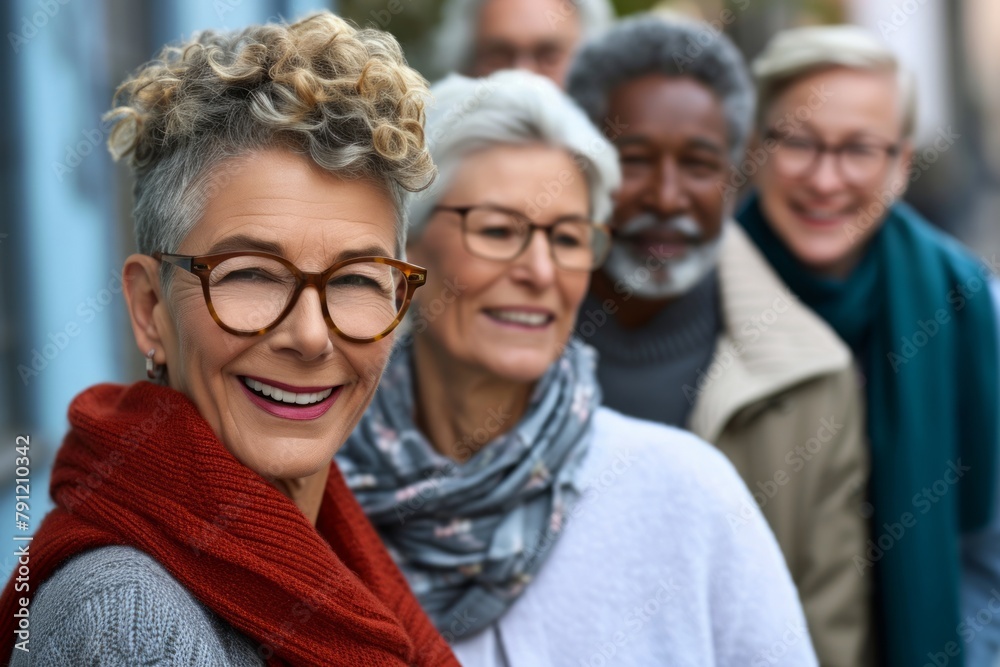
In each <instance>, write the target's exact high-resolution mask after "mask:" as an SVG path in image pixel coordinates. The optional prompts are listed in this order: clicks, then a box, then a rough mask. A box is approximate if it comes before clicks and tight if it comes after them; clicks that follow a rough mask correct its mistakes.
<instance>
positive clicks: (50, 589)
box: [10, 547, 264, 667]
mask: <svg viewBox="0 0 1000 667" xmlns="http://www.w3.org/2000/svg"><path fill="white" fill-rule="evenodd" d="M30 612H31V641H30V643H29V644H28V646H29V647H30V653H25V652H23V651H19V650H16V649H15V650H14V655H13V658H12V660H11V663H10V664H11V665H12V666H13V667H21V666H22V665H33V666H34V667H47V666H50V665H51V666H52V667H56V666H58V667H65V666H66V665H100V666H102V667H103V666H107V667H118V666H119V665H121V666H128V667H133V666H134V665H157V666H158V667H159V666H163V667H167V666H172V665H185V666H188V667H201V666H203V665H204V666H205V667H236V666H239V667H244V666H249V665H253V666H255V667H257V666H259V665H263V664H264V661H263V659H261V658H260V657H258V655H257V651H256V646H255V645H254V643H253V642H252V641H251V640H250V639H248V638H246V637H244V636H243V635H241V634H240V633H239V632H237V631H236V630H234V629H233V628H232V627H230V626H229V624H227V623H226V622H225V621H224V620H222V619H221V618H219V617H218V616H216V615H215V614H213V613H212V612H211V611H209V610H208V609H206V608H205V607H204V606H203V605H202V604H201V603H200V602H198V600H196V599H195V598H194V597H193V596H192V595H191V593H190V592H188V590H187V589H186V588H184V586H182V585H181V584H180V583H178V582H177V581H176V580H175V579H174V578H173V577H171V576H170V574H168V573H167V571H166V570H165V569H164V568H163V567H162V566H161V565H160V564H159V563H157V562H156V561H155V560H153V559H152V558H151V557H150V556H148V555H146V554H145V553H143V552H141V551H137V550H135V549H132V548H130V547H104V548H101V549H94V550H92V551H87V552H85V553H83V554H80V555H78V556H75V557H74V558H72V559H70V560H69V561H68V562H67V563H66V564H65V565H63V566H62V567H61V568H60V569H59V570H58V571H56V572H55V573H54V574H53V575H52V577H51V578H49V580H48V581H46V582H45V583H44V584H42V586H41V588H40V589H38V591H37V593H36V594H35V598H34V599H33V600H32V603H31V607H30Z"/></svg>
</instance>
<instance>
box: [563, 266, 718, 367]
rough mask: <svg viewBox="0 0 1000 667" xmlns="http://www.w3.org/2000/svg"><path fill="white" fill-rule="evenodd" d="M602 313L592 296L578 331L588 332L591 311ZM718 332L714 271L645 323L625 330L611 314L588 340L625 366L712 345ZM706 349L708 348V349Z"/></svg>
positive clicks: (678, 356)
mask: <svg viewBox="0 0 1000 667" xmlns="http://www.w3.org/2000/svg"><path fill="white" fill-rule="evenodd" d="M592 312H593V313H598V312H601V313H603V312H604V311H603V310H602V306H601V303H600V302H599V301H598V300H597V299H596V298H595V297H594V296H592V295H588V296H587V299H586V301H584V304H583V309H582V310H581V313H580V324H579V326H578V327H577V330H578V331H579V332H580V334H581V335H585V334H588V333H591V332H590V331H587V329H589V328H590V326H588V325H587V322H588V321H589V320H588V319H587V317H588V314H589V313H592ZM718 331H719V290H718V276H717V272H716V271H715V270H713V271H710V272H709V274H708V275H707V276H706V277H705V278H703V279H702V280H701V281H700V282H699V283H698V284H697V285H695V286H694V288H693V289H691V291H689V292H687V293H686V294H684V295H682V296H680V297H679V298H677V299H676V300H674V301H671V302H670V303H669V304H667V305H666V306H664V308H663V310H661V311H660V312H659V313H657V314H656V315H655V316H654V317H653V319H651V320H650V321H649V322H648V323H647V324H646V325H644V326H642V327H639V328H637V329H625V328H623V327H622V326H621V325H620V324H619V323H618V320H617V319H615V317H614V316H608V319H607V322H605V323H604V325H603V326H594V329H593V332H592V334H591V335H590V337H589V338H587V339H586V340H587V342H588V343H589V344H590V345H592V346H593V347H594V348H595V349H597V351H598V352H599V353H600V355H601V358H602V359H607V360H610V361H614V362H616V363H619V364H622V365H626V366H637V365H646V364H661V363H666V362H670V361H673V360H675V359H682V358H684V357H686V356H688V355H691V354H694V353H695V352H696V351H697V350H698V349H699V348H707V347H710V346H711V345H712V340H713V339H714V338H715V336H716V334H717V333H718ZM706 351H707V350H706Z"/></svg>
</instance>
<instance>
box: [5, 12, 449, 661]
mask: <svg viewBox="0 0 1000 667" xmlns="http://www.w3.org/2000/svg"><path fill="white" fill-rule="evenodd" d="M426 94H427V87H426V82H425V81H424V80H423V78H422V77H421V76H420V75H419V74H417V73H416V72H415V71H414V70H412V69H410V68H409V67H408V66H407V65H406V62H405V60H404V59H403V56H402V53H401V52H400V49H399V46H398V44H397V43H396V41H395V40H394V39H393V38H392V37H391V36H390V35H388V34H386V33H382V32H379V31H376V30H358V29H356V28H353V27H351V26H350V25H348V24H347V23H345V22H344V21H342V20H341V19H339V18H337V17H335V16H333V15H331V14H328V13H324V14H318V15H316V16H313V17H311V18H308V19H306V20H303V21H300V22H298V23H295V24H292V25H283V24H282V25H261V26H254V27H251V28H247V29H246V30H243V31H241V32H234V33H224V34H219V33H212V32H205V33H202V34H200V35H198V36H196V37H195V38H194V39H192V40H191V41H189V42H187V43H184V44H180V45H177V46H169V47H167V48H165V49H164V50H163V51H162V53H161V54H160V56H159V58H158V59H157V60H155V61H154V62H152V63H149V64H147V65H145V66H143V67H142V68H140V70H139V71H138V72H137V74H136V75H135V76H134V77H133V78H131V79H129V80H128V81H126V82H125V83H124V84H123V85H122V86H121V88H120V89H119V90H118V92H117V94H116V104H117V106H116V108H114V109H113V110H112V111H111V112H110V114H109V117H110V118H111V119H112V120H113V121H114V123H115V124H114V126H113V130H112V133H111V138H110V141H109V145H110V148H111V150H112V153H113V154H114V155H115V157H116V158H126V159H127V161H128V163H129V164H130V166H131V167H132V170H133V172H134V174H135V179H136V180H135V208H134V212H133V217H134V220H135V228H136V236H137V240H138V249H139V253H138V254H135V255H132V256H130V257H129V258H128V259H127V260H126V261H125V267H124V270H123V283H124V293H125V297H126V301H127V305H128V309H129V315H130V318H131V323H132V329H133V333H134V335H135V340H136V344H137V346H138V348H139V351H140V352H141V353H142V354H143V355H144V356H145V357H146V367H147V374H148V376H149V379H150V380H152V382H139V383H136V384H133V385H130V386H121V385H110V384H103V385H98V386H96V387H92V388H90V389H88V390H86V391H84V392H83V393H82V394H80V395H79V396H78V397H77V398H76V399H74V401H73V403H72V405H71V406H70V411H69V422H70V431H69V434H68V435H67V437H66V440H65V441H64V443H63V445H62V448H61V449H60V451H59V454H58V458H57V460H56V463H55V467H54V469H53V473H52V497H53V499H54V500H55V503H56V509H55V510H53V512H52V513H51V514H49V516H48V517H47V518H46V520H45V522H44V523H43V524H42V526H41V528H40V529H39V531H38V533H37V534H36V536H35V538H34V541H33V543H32V546H31V589H30V590H25V589H23V588H20V589H18V590H17V591H15V581H14V580H13V579H12V580H11V581H9V582H8V584H7V587H6V589H5V590H4V592H3V597H2V598H0V608H2V610H3V619H4V620H3V621H0V623H2V624H3V642H2V643H0V662H2V663H4V664H6V660H7V658H8V656H11V655H12V656H13V660H12V662H11V664H14V665H21V664H28V663H29V662H30V664H32V665H66V664H102V665H104V664H113V665H138V664H157V665H182V664H183V665H205V666H208V665H212V666H218V665H260V664H264V663H265V662H266V663H267V664H273V665H285V664H295V665H332V664H337V665H366V666H367V665H428V666H430V665H433V666H435V667H436V666H437V665H455V664H457V663H456V662H455V661H454V658H453V657H452V655H451V653H450V651H449V649H448V647H447V645H446V644H445V643H444V642H443V640H442V639H441V637H440V636H439V635H438V634H437V632H436V631H435V630H434V628H433V626H432V625H431V624H430V622H429V621H428V620H427V618H426V616H425V615H424V614H423V612H422V611H421V609H420V607H419V605H418V604H417V602H416V600H415V599H414V598H413V596H412V595H411V594H410V592H409V589H408V587H407V585H406V583H405V580H404V579H403V578H402V575H401V574H400V573H399V571H398V570H397V569H396V567H395V565H394V563H393V561H392V559H391V558H390V557H389V555H388V554H387V553H386V552H385V550H384V548H383V547H382V545H381V543H380V541H379V538H378V536H377V535H376V534H375V532H374V530H373V529H372V528H371V526H370V524H369V523H368V522H367V520H366V518H365V516H364V514H363V512H362V511H361V508H360V507H359V506H358V504H357V502H356V501H355V500H354V498H353V496H352V495H351V493H350V491H349V490H348V489H347V487H346V485H345V484H344V481H343V479H342V477H341V475H340V472H339V471H338V469H337V468H336V466H331V463H330V462H331V459H332V457H333V454H334V452H335V451H336V450H337V449H338V448H339V447H340V446H341V445H342V444H343V442H344V441H345V440H346V438H347V436H348V434H350V432H351V430H352V429H353V428H354V426H355V425H356V424H357V422H358V420H359V419H360V418H361V415H362V414H363V413H364V411H365V409H366V407H367V406H368V403H369V402H370V401H371V399H372V396H373V394H374V393H375V388H376V386H377V384H378V381H379V378H380V377H381V375H382V372H383V369H384V368H385V365H386V363H387V361H388V357H389V352H390V349H391V347H392V344H393V332H394V329H395V328H396V325H398V324H399V322H400V321H401V320H402V318H403V316H404V315H405V313H406V309H407V307H408V305H409V302H410V299H411V298H412V297H413V294H414V291H415V290H416V288H418V287H420V286H421V285H422V284H423V282H424V280H425V278H426V272H425V271H424V269H422V268H421V267H418V266H414V265H412V264H408V263H406V262H405V261H402V260H401V259H400V258H401V253H402V251H403V248H404V244H405V229H406V225H405V223H406V217H405V209H404V206H403V199H404V194H405V193H407V192H412V191H416V190H420V189H422V188H424V187H426V186H427V185H428V184H429V183H430V181H431V179H432V178H433V176H434V165H433V163H432V161H431V159H430V156H429V154H428V151H427V149H426V147H425V145H424V130H423V121H424V108H423V104H424V96H425V95H426ZM29 607H30V619H31V621H30V640H31V643H30V653H28V651H27V650H26V649H28V644H27V642H24V643H23V644H20V643H19V642H20V641H21V638H20V637H18V636H17V634H16V632H17V630H18V627H17V625H16V623H15V621H16V620H17V619H16V617H15V613H16V612H19V610H20V613H21V614H22V616H23V615H26V614H27V613H28V610H29ZM29 656H30V657H29Z"/></svg>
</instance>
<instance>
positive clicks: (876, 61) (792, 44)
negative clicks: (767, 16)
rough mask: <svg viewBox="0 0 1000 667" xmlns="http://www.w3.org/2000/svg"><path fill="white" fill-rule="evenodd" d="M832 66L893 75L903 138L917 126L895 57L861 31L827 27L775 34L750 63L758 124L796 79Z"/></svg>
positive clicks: (911, 90) (911, 87)
mask: <svg viewBox="0 0 1000 667" xmlns="http://www.w3.org/2000/svg"><path fill="white" fill-rule="evenodd" d="M834 67H847V68H850V69H859V70H866V71H871V72H888V73H890V74H895V75H896V80H897V82H898V85H899V92H900V99H901V100H902V104H903V137H904V138H907V139H908V138H910V137H912V136H913V132H914V130H915V128H916V122H917V96H916V84H915V82H914V79H913V75H912V74H911V73H910V72H909V71H907V70H906V69H904V68H903V67H902V65H900V62H899V59H898V58H897V57H896V54H894V53H893V52H892V50H891V49H889V47H887V46H886V45H884V44H883V43H882V42H880V41H879V40H878V39H877V38H876V37H875V36H874V35H873V34H871V33H870V32H869V31H867V30H865V29H864V28H862V27H860V26H855V25H830V26H809V27H805V28H793V29H791V30H785V31H783V32H779V33H778V34H777V35H775V36H774V37H773V38H772V39H771V41H770V42H768V44H767V46H766V47H765V48H764V51H763V52H762V53H761V54H760V55H759V56H757V58H756V59H755V60H754V61H753V74H754V78H755V79H756V80H757V94H758V97H759V100H760V101H759V107H758V109H757V125H758V127H762V123H763V120H764V114H766V113H767V111H768V110H769V109H770V107H771V105H772V104H774V101H775V100H776V99H777V98H778V96H779V95H781V93H782V92H783V91H784V90H785V89H787V87H788V86H789V85H791V84H792V83H793V82H795V81H796V80H798V79H800V78H802V77H804V76H809V75H811V74H813V73H815V72H818V71H820V70H824V69H830V68H834Z"/></svg>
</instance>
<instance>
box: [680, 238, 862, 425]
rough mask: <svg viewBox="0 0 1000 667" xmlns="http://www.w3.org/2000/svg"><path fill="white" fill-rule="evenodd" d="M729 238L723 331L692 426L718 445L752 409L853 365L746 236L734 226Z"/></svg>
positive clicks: (722, 259) (722, 270)
mask: <svg viewBox="0 0 1000 667" xmlns="http://www.w3.org/2000/svg"><path fill="white" fill-rule="evenodd" d="M723 233H724V235H725V236H724V238H723V243H722V250H721V252H720V255H719V269H718V271H719V295H720V304H721V313H722V325H723V326H722V331H721V333H720V335H719V337H718V340H717V341H716V346H715V354H714V356H713V359H712V364H711V366H710V367H709V369H707V371H706V372H705V374H704V377H701V378H699V383H698V398H697V400H696V402H695V406H694V409H693V411H692V413H691V417H690V423H689V427H690V429H691V430H692V431H694V432H695V433H697V434H699V435H700V436H701V437H703V438H705V439H706V440H708V441H710V442H712V441H714V440H715V439H716V438H717V437H718V435H719V433H721V431H722V429H723V428H724V426H725V425H726V423H727V422H728V421H729V419H730V418H731V417H732V416H733V415H735V414H736V413H737V412H739V411H741V410H743V409H744V408H747V407H748V406H750V405H753V404H755V403H759V402H762V401H764V400H765V399H767V398H769V397H772V396H776V395H778V394H780V393H782V392H785V391H787V390H788V389H790V388H792V387H794V386H795V385H797V384H800V383H802V382H805V381H807V380H810V379H813V378H816V377H820V376H823V375H828V374H833V373H837V372H840V371H842V370H845V369H847V368H850V365H851V353H850V350H849V349H848V348H847V346H846V345H845V344H844V343H843V342H842V341H841V340H840V339H839V338H838V337H837V334H836V333H835V332H834V331H833V330H832V329H831V328H830V327H829V326H828V325H827V324H826V323H825V322H824V321H823V320H822V319H820V317H819V316H818V315H816V314H815V313H813V312H812V311H811V310H810V309H809V308H808V307H806V306H805V305H803V304H802V303H801V302H799V300H798V299H797V297H795V295H794V294H792V293H791V292H790V291H789V289H788V287H787V286H786V285H785V284H784V283H783V282H782V281H781V279H780V278H779V277H778V275H777V274H776V273H775V272H774V270H773V269H772V268H771V266H770V265H769V264H768V263H767V260H765V259H764V257H763V255H761V254H760V251H758V250H757V248H756V247H755V246H754V245H753V243H752V242H751V241H750V239H749V238H747V236H746V233H745V232H744V231H743V229H742V228H740V227H739V225H736V224H734V223H733V222H732V221H729V222H727V223H726V225H725V228H724V231H723Z"/></svg>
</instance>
